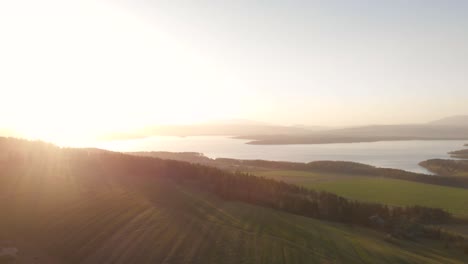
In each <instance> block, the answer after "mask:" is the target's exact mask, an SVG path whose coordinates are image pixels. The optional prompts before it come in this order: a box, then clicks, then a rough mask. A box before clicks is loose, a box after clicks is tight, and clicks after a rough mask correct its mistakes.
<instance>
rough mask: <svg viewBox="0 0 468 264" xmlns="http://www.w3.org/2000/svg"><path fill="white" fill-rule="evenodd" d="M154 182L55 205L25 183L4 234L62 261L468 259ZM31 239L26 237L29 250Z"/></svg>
mask: <svg viewBox="0 0 468 264" xmlns="http://www.w3.org/2000/svg"><path fill="white" fill-rule="evenodd" d="M154 184H155V185H154V186H145V187H138V189H133V190H124V189H122V188H119V187H117V186H114V188H112V189H109V190H106V191H103V192H100V193H93V192H89V193H87V192H86V190H83V189H82V191H84V192H80V191H77V190H76V189H75V188H76V187H79V186H80V185H76V182H75V183H74V184H73V185H71V186H68V191H70V192H71V193H72V194H71V195H70V196H68V194H65V193H61V191H60V193H55V195H54V197H55V198H57V197H67V199H66V200H67V202H66V206H65V204H61V203H62V202H64V201H55V205H53V204H50V202H52V201H50V200H49V198H51V197H47V196H48V195H50V193H49V194H46V193H41V194H40V195H39V196H37V198H38V199H37V200H36V201H33V200H32V199H30V198H31V197H28V194H27V192H23V191H27V190H28V189H29V188H30V187H28V186H25V185H28V184H27V183H25V182H23V183H21V184H20V185H18V186H17V187H18V188H19V189H18V191H17V192H15V193H17V194H19V197H18V199H15V201H16V202H15V203H14V204H15V205H16V206H17V207H16V208H29V209H31V211H30V210H16V211H14V210H13V211H11V210H8V209H6V207H5V206H4V207H3V210H4V212H5V210H7V211H8V215H9V217H7V218H6V219H2V220H3V222H2V225H1V226H2V227H3V233H2V234H3V237H4V238H7V239H9V240H13V241H17V240H18V241H21V240H23V241H28V243H29V244H34V245H41V248H40V250H41V251H43V252H47V253H48V254H49V257H50V255H51V256H53V258H54V260H55V261H56V262H54V263H233V264H234V263H235V264H237V263H351V264H352V263H466V261H468V258H467V257H468V256H465V255H463V253H462V252H461V251H460V250H457V249H445V248H444V247H443V244H442V243H441V242H437V243H435V242H430V241H425V242H424V241H418V242H411V241H404V240H397V241H385V239H384V236H385V234H382V233H378V232H375V231H371V230H367V229H364V228H358V227H350V226H346V225H342V224H334V223H328V222H322V221H319V220H314V219H310V218H305V217H300V216H295V215H291V214H287V213H282V212H279V211H275V210H270V209H265V208H261V207H256V206H250V205H246V204H242V203H235V202H227V201H222V200H220V199H218V198H216V197H213V196H210V195H207V194H204V193H200V192H197V191H195V190H192V189H187V188H182V187H180V186H177V185H173V184H172V183H170V182H167V181H155V182H154ZM43 187H44V185H43ZM62 187H66V186H63V185H62ZM56 191H59V190H56ZM77 192H78V193H77ZM37 194H38V193H37V192H36V195H37ZM46 201H48V202H46ZM29 203H33V204H35V205H36V206H34V207H31V206H30V205H29ZM58 205H60V206H58ZM10 209H11V208H10ZM42 210H44V211H46V212H47V214H43V212H42ZM8 220H15V221H13V222H10V221H8ZM28 243H24V242H23V244H24V245H25V247H27V246H28ZM29 247H30V245H29ZM35 250H36V251H37V250H38V249H37V248H36V249H35ZM23 253H24V254H26V255H27V254H28V252H27V251H26V252H23ZM456 259H458V260H456Z"/></svg>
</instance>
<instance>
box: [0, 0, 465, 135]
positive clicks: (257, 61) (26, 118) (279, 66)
mask: <svg viewBox="0 0 468 264" xmlns="http://www.w3.org/2000/svg"><path fill="white" fill-rule="evenodd" d="M467 13H468V1H462V0H460V1H455V0H445V1H436V0H412V1H407V0H392V1H383V0H382V1H377V0H372V1H371V0H367V1H362V0H353V1H350V0H342V1H335V0H326V1H325V0H324V1H298V0H296V1H293V0H292V1H278V0H270V1H259V0H238V1H215V0H199V1H181V0H179V1H178V0H171V1H156V0H132V1H130V0H121V1H117V0H97V1H91V0H83V1H63V0H62V1H59V0H43V1H34V0H16V1H1V2H0V92H1V95H2V96H0V128H2V127H3V128H5V129H11V130H14V131H19V132H21V133H23V134H25V135H29V136H36V137H49V138H50V137H60V136H61V137H70V138H72V137H78V136H82V135H91V134H96V133H101V132H108V131H116V130H127V129H131V128H133V127H141V126H147V125H155V124H168V123H177V124H179V123H196V122H205V121H209V120H219V119H231V118H244V119H250V120H258V121H263V122H269V123H276V124H285V125H291V124H304V125H320V126H346V125H363V124H396V123H418V122H427V121H430V120H433V119H438V118H442V117H445V116H450V115H459V114H468V103H467V102H468V87H467V84H468V82H467V81H468V80H467V79H468V74H467V72H468V16H467V15H466V14H467Z"/></svg>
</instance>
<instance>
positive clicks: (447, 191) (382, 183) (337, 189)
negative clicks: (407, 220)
mask: <svg viewBox="0 0 468 264" xmlns="http://www.w3.org/2000/svg"><path fill="white" fill-rule="evenodd" d="M256 174H257V175H259V176H264V177H269V178H275V179H279V180H283V181H286V182H289V183H294V184H299V185H302V186H305V187H308V188H311V189H316V190H323V191H329V192H332V193H336V194H338V195H341V196H344V197H347V198H351V199H356V200H360V201H368V202H377V203H385V204H389V205H400V206H406V205H422V206H427V207H436V208H443V209H445V210H447V211H449V212H451V213H453V214H455V215H458V216H464V217H466V216H468V203H467V201H468V189H461V188H453V187H446V186H439V185H431V184H424V183H417V182H410V181H404V180H396V179H387V178H372V177H358V176H349V175H348V176H345V175H339V174H321V173H315V172H302V171H269V172H260V173H256Z"/></svg>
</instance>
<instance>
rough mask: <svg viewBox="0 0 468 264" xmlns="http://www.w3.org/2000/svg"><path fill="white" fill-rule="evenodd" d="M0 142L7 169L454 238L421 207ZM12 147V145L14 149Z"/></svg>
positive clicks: (163, 163)
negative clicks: (158, 186)
mask: <svg viewBox="0 0 468 264" xmlns="http://www.w3.org/2000/svg"><path fill="white" fill-rule="evenodd" d="M7 143H8V144H6V143H5V141H3V140H0V147H1V150H2V151H1V152H2V156H0V157H3V158H0V164H2V162H3V166H4V167H3V172H4V171H5V167H15V166H18V165H19V167H27V166H28V164H30V163H40V162H41V161H44V160H47V159H48V158H51V157H52V156H53V157H54V158H55V159H57V157H58V158H59V159H60V160H62V162H63V163H66V164H67V166H71V167H73V168H74V169H72V170H71V171H74V172H75V173H80V177H81V178H82V179H84V180H88V181H89V184H97V183H99V182H105V181H106V177H113V180H116V179H117V180H122V181H125V183H128V184H132V183H135V182H143V183H144V184H150V183H151V179H152V178H154V177H160V178H161V177H163V178H165V179H167V180H171V181H175V182H176V183H177V184H181V185H186V186H191V187H195V188H199V189H201V190H204V191H206V192H210V193H213V194H215V195H217V196H219V197H221V198H222V199H226V200H232V201H239V202H245V203H249V204H253V205H259V206H263V207H268V208H273V209H278V210H282V211H285V212H289V213H293V214H297V215H302V216H305V217H311V218H317V219H322V220H328V221H337V222H342V223H348V224H356V225H361V226H366V227H371V228H374V229H379V230H383V231H385V232H388V233H391V234H393V235H394V236H402V237H405V236H409V237H412V236H420V235H423V236H425V237H430V238H436V239H440V238H442V237H444V236H445V237H447V236H449V235H448V234H446V233H443V232H442V231H441V230H439V229H437V228H428V227H426V226H425V225H426V224H431V225H432V224H446V223H449V222H450V221H451V215H450V214H449V213H448V212H446V211H444V210H442V209H437V208H427V207H422V206H410V207H390V206H386V205H383V204H377V203H365V202H358V201H354V200H349V199H346V198H343V197H340V196H338V195H336V194H333V193H328V192H318V191H314V190H310V189H306V188H303V187H300V186H296V185H292V184H287V183H284V182H281V181H276V180H272V179H266V178H262V177H257V176H253V175H249V174H246V173H240V172H229V171H225V170H221V169H217V168H213V167H208V166H203V165H196V164H190V163H186V162H180V161H173V160H161V159H156V158H151V157H137V156H132V155H126V154H121V153H114V152H108V151H102V150H97V149H81V150H77V149H61V148H57V147H55V146H52V145H49V144H44V143H40V142H35V143H27V144H26V143H25V142H24V141H9V142H7ZM12 143H13V144H12Z"/></svg>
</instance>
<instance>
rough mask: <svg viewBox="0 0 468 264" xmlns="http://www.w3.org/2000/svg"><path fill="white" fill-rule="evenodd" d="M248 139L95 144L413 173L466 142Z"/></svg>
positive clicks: (168, 139) (153, 139) (117, 148)
mask: <svg viewBox="0 0 468 264" xmlns="http://www.w3.org/2000/svg"><path fill="white" fill-rule="evenodd" d="M247 141H248V140H241V139H232V138H227V137H213V136H208V137H161V136H158V137H151V138H145V139H136V140H125V141H112V142H106V143H102V144H100V145H99V146H98V147H100V148H105V149H109V150H114V151H124V152H126V151H173V152H185V151H193V152H200V153H204V154H205V155H206V156H208V157H210V158H218V157H224V158H235V159H265V160H282V161H296V162H309V161H315V160H343V161H354V162H360V163H365V164H370V165H374V166H379V167H387V168H396V169H403V170H408V171H414V172H423V173H427V171H426V170H425V169H424V168H422V167H420V166H419V165H418V163H419V162H420V161H423V160H427V159H433V158H449V155H448V154H447V152H449V151H453V150H458V149H462V148H463V145H464V144H466V143H467V142H466V140H465V141H458V140H448V141H445V140H440V141H419V140H418V141H386V142H373V143H339V144H321V145H307V144H303V145H247V144H245V142H247Z"/></svg>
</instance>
